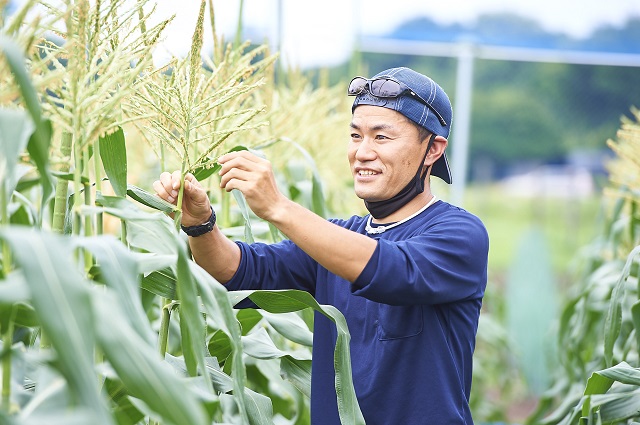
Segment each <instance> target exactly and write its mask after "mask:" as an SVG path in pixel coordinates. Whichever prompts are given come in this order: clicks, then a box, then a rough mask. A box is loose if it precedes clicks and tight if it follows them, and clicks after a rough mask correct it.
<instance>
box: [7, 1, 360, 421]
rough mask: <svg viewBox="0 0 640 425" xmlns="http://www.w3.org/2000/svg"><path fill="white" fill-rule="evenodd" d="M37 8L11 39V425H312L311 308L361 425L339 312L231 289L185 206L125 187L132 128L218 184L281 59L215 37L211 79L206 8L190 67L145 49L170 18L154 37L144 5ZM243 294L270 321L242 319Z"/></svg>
mask: <svg viewBox="0 0 640 425" xmlns="http://www.w3.org/2000/svg"><path fill="white" fill-rule="evenodd" d="M33 3H35V2H30V3H28V4H27V5H26V6H25V9H24V13H22V12H21V13H19V14H17V15H16V16H15V17H14V18H13V21H11V22H12V23H11V24H9V25H5V23H3V27H2V28H3V33H4V34H6V35H8V36H10V37H11V39H1V40H0V49H1V52H2V55H0V58H2V61H0V81H2V82H3V83H6V84H7V85H6V86H5V85H3V86H2V87H1V89H0V96H2V97H0V99H2V101H3V104H5V105H9V107H5V108H2V109H0V150H1V154H0V177H1V178H2V180H1V181H2V191H1V195H2V196H1V197H0V201H1V202H0V207H1V211H0V214H1V218H2V220H1V221H0V244H1V246H2V253H1V255H2V257H1V264H2V269H1V270H0V335H1V337H0V338H1V343H2V344H1V356H0V357H1V359H2V402H1V404H0V418H1V419H2V422H3V423H11V424H30V423H65V424H74V423H77V424H86V423H97V424H113V423H118V424H141V423H145V424H161V423H162V424H209V423H251V424H263V423H264V424H270V423H273V422H274V420H276V419H277V420H278V422H279V423H292V424H293V423H305V421H306V420H308V405H307V402H306V400H305V395H306V396H308V395H309V392H310V351H309V348H308V347H309V345H310V344H311V330H310V326H311V323H310V322H311V320H310V318H309V312H310V311H311V310H315V311H317V312H318V313H319V314H323V315H325V316H327V317H329V318H330V319H331V320H333V321H334V322H335V323H336V326H337V330H338V339H337V345H336V351H335V355H336V386H337V393H338V399H339V400H338V402H339V406H340V414H341V418H342V420H343V422H344V423H361V414H360V412H359V408H358V405H357V401H356V400H355V394H354V391H353V385H352V383H351V366H350V358H349V350H348V347H349V333H348V329H347V328H346V323H345V320H344V317H342V315H341V314H340V312H339V311H337V310H336V309H335V308H333V307H331V306H321V305H318V304H317V302H315V300H314V299H313V297H311V296H310V295H309V294H307V293H301V292H298V291H255V292H250V293H232V294H231V293H228V292H227V291H226V290H225V288H224V287H223V286H222V285H220V284H219V283H218V282H216V281H215V280H214V279H213V278H212V277H211V276H210V275H208V274H207V273H206V272H204V271H203V270H202V269H201V268H200V267H198V266H197V265H196V264H195V263H194V262H193V261H191V259H190V258H189V254H188V251H187V245H186V243H185V240H184V239H183V237H181V236H180V235H179V234H178V232H177V231H176V227H175V223H172V222H171V220H169V219H168V217H167V216H166V214H165V213H171V212H174V213H178V214H179V208H176V207H174V206H173V205H170V204H167V203H166V202H163V201H161V200H159V198H156V197H154V196H153V195H151V194H149V193H148V192H146V191H144V190H143V189H140V188H137V187H135V186H133V185H130V184H128V166H127V145H126V143H125V142H126V140H125V134H126V132H125V130H126V129H128V128H130V127H131V125H134V124H137V125H139V126H140V128H142V129H145V131H146V130H147V129H151V130H150V132H149V135H150V136H152V137H149V142H151V143H154V142H156V141H159V142H160V143H161V145H160V146H161V147H160V148H159V149H158V153H159V154H160V156H161V158H162V161H163V162H164V159H167V158H165V157H164V155H163V152H164V154H166V153H168V154H169V155H173V156H174V157H175V158H176V159H177V162H178V164H179V165H180V167H181V170H182V172H183V175H184V173H186V172H195V173H196V174H197V175H198V176H199V177H200V178H205V177H206V176H208V175H210V174H211V173H212V171H213V169H212V167H215V159H216V157H217V155H218V154H219V153H220V152H223V151H226V150H230V149H234V148H237V147H232V146H233V145H229V144H228V143H229V142H230V141H231V140H232V138H231V137H230V136H232V135H235V134H236V133H238V134H242V133H240V132H241V131H243V130H247V131H245V132H244V133H245V134H248V133H249V132H250V131H256V129H257V127H260V126H262V125H263V123H262V122H258V123H257V124H252V120H253V119H254V117H256V116H257V115H258V114H259V113H260V112H261V111H262V107H261V106H258V107H256V106H254V105H255V104H256V99H258V98H259V96H257V95H255V92H256V91H257V90H259V89H261V86H262V84H263V82H262V80H261V79H262V74H263V73H264V70H265V69H266V67H268V66H269V65H270V64H271V62H272V61H273V60H274V58H273V57H271V56H269V55H268V54H267V52H266V48H264V47H258V48H257V49H253V50H249V49H247V45H241V44H239V43H237V44H236V45H235V46H225V47H224V48H223V47H222V46H223V43H222V41H221V40H218V39H215V29H214V40H215V41H216V45H217V46H219V47H218V49H217V50H216V52H214V55H213V59H210V60H209V59H207V58H206V57H205V58H204V61H205V64H204V66H203V65H202V62H201V61H202V60H203V58H202V55H201V46H202V37H203V21H204V12H205V2H202V6H201V9H200V13H199V16H198V21H197V23H196V30H195V32H194V37H193V48H192V50H191V53H190V55H189V56H188V57H187V58H186V59H180V58H176V59H174V60H173V61H172V62H170V65H169V66H167V67H163V68H160V69H154V68H153V66H152V62H151V60H150V57H151V56H150V52H151V50H152V48H153V46H154V45H155V43H156V41H157V40H158V38H159V36H160V34H161V32H162V29H163V28H164V26H165V25H166V23H167V22H166V21H165V22H162V23H160V24H159V25H158V26H156V27H153V28H148V27H147V22H148V21H149V17H150V15H151V14H152V13H153V9H149V8H145V6H146V2H145V1H142V0H140V1H138V2H136V3H135V4H131V3H130V2H129V3H127V4H126V5H125V3H124V2H118V1H112V2H101V1H97V2H91V3H89V2H88V1H77V2H71V1H68V2H64V4H61V6H60V7H54V5H52V4H47V3H45V2H42V3H41V4H40V6H41V7H44V8H45V9H44V10H46V12H47V13H46V14H44V15H38V14H37V13H35V14H33V13H31V14H30V13H27V11H28V10H29V9H30V8H31V6H32V5H33ZM0 5H1V3H0ZM125 6H126V7H125ZM209 6H210V7H209V11H210V13H211V19H212V22H213V13H212V12H213V6H212V4H211V3H209ZM37 10H38V9H34V11H35V12H37ZM32 12H33V11H32ZM28 16H31V18H29V19H32V20H28V19H27V17H28ZM41 16H45V18H42V17H41ZM213 27H214V26H213ZM5 28H8V29H9V30H7V31H4V29H5ZM52 33H59V34H61V35H62V36H63V38H64V43H62V42H57V41H56V42H54V41H55V40H51V39H50V34H52ZM258 55H263V56H264V57H263V58H260V57H258ZM25 56H26V58H28V60H25ZM254 95H255V96H254ZM120 105H125V111H124V112H123V111H122V110H121V109H120ZM23 108H26V111H25V109H23ZM154 136H155V137H154ZM254 140H260V138H257V139H254ZM246 142H250V140H249V139H247V140H246ZM249 144H250V143H244V144H243V145H249ZM169 155H167V157H168V156H169ZM167 162H170V160H168V161H167ZM52 175H53V176H55V178H56V179H57V185H56V199H55V200H54V203H53V207H52V208H50V202H49V195H50V194H51V191H50V186H51V185H52V184H51V182H52ZM103 180H108V181H109V183H110V185H111V187H112V188H113V193H114V194H115V196H110V195H107V194H106V193H105V192H104V191H103V190H102V186H101V182H102V181H103ZM69 182H72V184H71V189H72V190H71V194H69V193H68V189H69V188H70V187H69V186H70V185H69ZM94 189H96V190H95V191H94ZM34 196H40V199H41V201H40V203H38V202H36V201H35V199H34ZM239 200H241V198H239ZM142 204H144V205H142ZM148 207H151V208H152V210H151V211H150V210H149V208H148ZM50 209H51V210H52V211H49V210H50ZM244 213H246V209H245V210H244ZM47 214H49V217H51V218H52V221H51V222H50V223H47V221H48V220H44V219H43V217H47ZM105 215H106V216H110V217H114V218H116V219H118V220H120V221H121V222H122V228H121V231H120V232H119V235H118V236H120V239H119V240H118V239H117V238H116V237H115V236H116V235H110V234H109V235H103V234H101V233H103V232H102V217H103V216H105ZM249 220H250V217H248V216H247V217H246V218H245V221H246V222H247V223H248V221H249ZM247 297H249V298H250V299H251V300H252V301H253V302H254V303H255V304H257V305H258V306H259V307H261V309H260V310H255V311H254V310H247V311H236V310H234V309H233V306H234V304H236V303H237V302H239V301H240V300H242V299H244V298H247ZM158 299H160V308H158ZM176 310H177V311H178V313H179V315H175V316H174V319H173V320H171V313H172V312H173V311H176ZM248 374H249V375H250V376H247V375H248ZM282 377H284V380H283V378H282ZM265 379H267V380H270V381H278V382H280V383H281V384H280V387H279V388H281V390H280V391H276V394H273V391H272V388H273V384H272V385H265ZM257 391H262V392H264V393H266V394H270V395H271V398H269V397H267V396H265V395H263V394H260V393H259V392H257ZM283 404H284V406H283ZM292 411H294V412H295V414H294V415H293V416H292V413H291V412H292Z"/></svg>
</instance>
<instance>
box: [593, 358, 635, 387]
mask: <svg viewBox="0 0 640 425" xmlns="http://www.w3.org/2000/svg"><path fill="white" fill-rule="evenodd" d="M596 373H597V374H599V375H602V376H604V377H607V378H609V379H612V380H615V381H618V382H622V383H623V384H627V385H635V386H640V369H638V368H634V367H631V366H629V364H627V363H626V362H621V363H619V364H617V365H615V366H613V367H610V368H608V369H604V370H601V371H599V372H596Z"/></svg>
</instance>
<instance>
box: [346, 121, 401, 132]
mask: <svg viewBox="0 0 640 425" xmlns="http://www.w3.org/2000/svg"><path fill="white" fill-rule="evenodd" d="M349 127H351V128H354V129H356V130H360V126H359V125H358V124H355V123H353V122H352V123H350V124H349ZM392 129H393V126H392V125H389V124H377V125H374V126H373V127H371V130H373V131H376V130H392Z"/></svg>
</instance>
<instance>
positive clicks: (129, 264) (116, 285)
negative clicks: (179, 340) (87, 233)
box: [77, 236, 154, 345]
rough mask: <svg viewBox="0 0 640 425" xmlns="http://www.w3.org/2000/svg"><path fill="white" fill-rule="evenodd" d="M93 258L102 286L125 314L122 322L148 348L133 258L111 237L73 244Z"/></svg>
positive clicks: (150, 338) (150, 337)
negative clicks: (113, 293)
mask: <svg viewBox="0 0 640 425" xmlns="http://www.w3.org/2000/svg"><path fill="white" fill-rule="evenodd" d="M77 242H78V244H79V245H80V246H82V247H84V248H87V249H88V250H89V251H90V252H91V253H92V254H93V255H94V256H95V258H96V261H97V263H98V265H99V267H100V273H101V275H102V276H103V277H104V282H105V283H106V285H107V286H109V287H110V288H112V289H113V290H114V292H115V293H116V295H117V297H118V303H119V304H120V305H121V306H122V307H123V309H124V311H125V313H126V314H125V316H124V317H126V319H127V320H128V321H129V323H130V324H131V326H132V327H133V328H134V329H135V331H136V332H137V333H138V335H140V337H141V338H142V339H144V340H146V342H147V343H148V344H150V345H151V344H153V340H154V337H153V334H152V332H151V331H150V329H149V326H148V325H149V320H148V319H147V316H146V314H145V312H144V311H143V310H142V300H141V297H140V284H139V282H138V269H137V265H136V262H135V261H134V257H132V256H131V255H130V254H129V251H127V249H126V248H125V247H124V245H122V243H121V242H120V241H118V240H117V239H116V238H114V237H113V236H96V237H92V238H83V239H79V240H77Z"/></svg>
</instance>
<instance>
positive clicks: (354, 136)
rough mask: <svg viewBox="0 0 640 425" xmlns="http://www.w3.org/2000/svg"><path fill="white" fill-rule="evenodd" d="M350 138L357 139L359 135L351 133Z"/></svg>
mask: <svg viewBox="0 0 640 425" xmlns="http://www.w3.org/2000/svg"><path fill="white" fill-rule="evenodd" d="M351 138H352V139H359V138H360V135H359V134H358V133H351Z"/></svg>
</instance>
